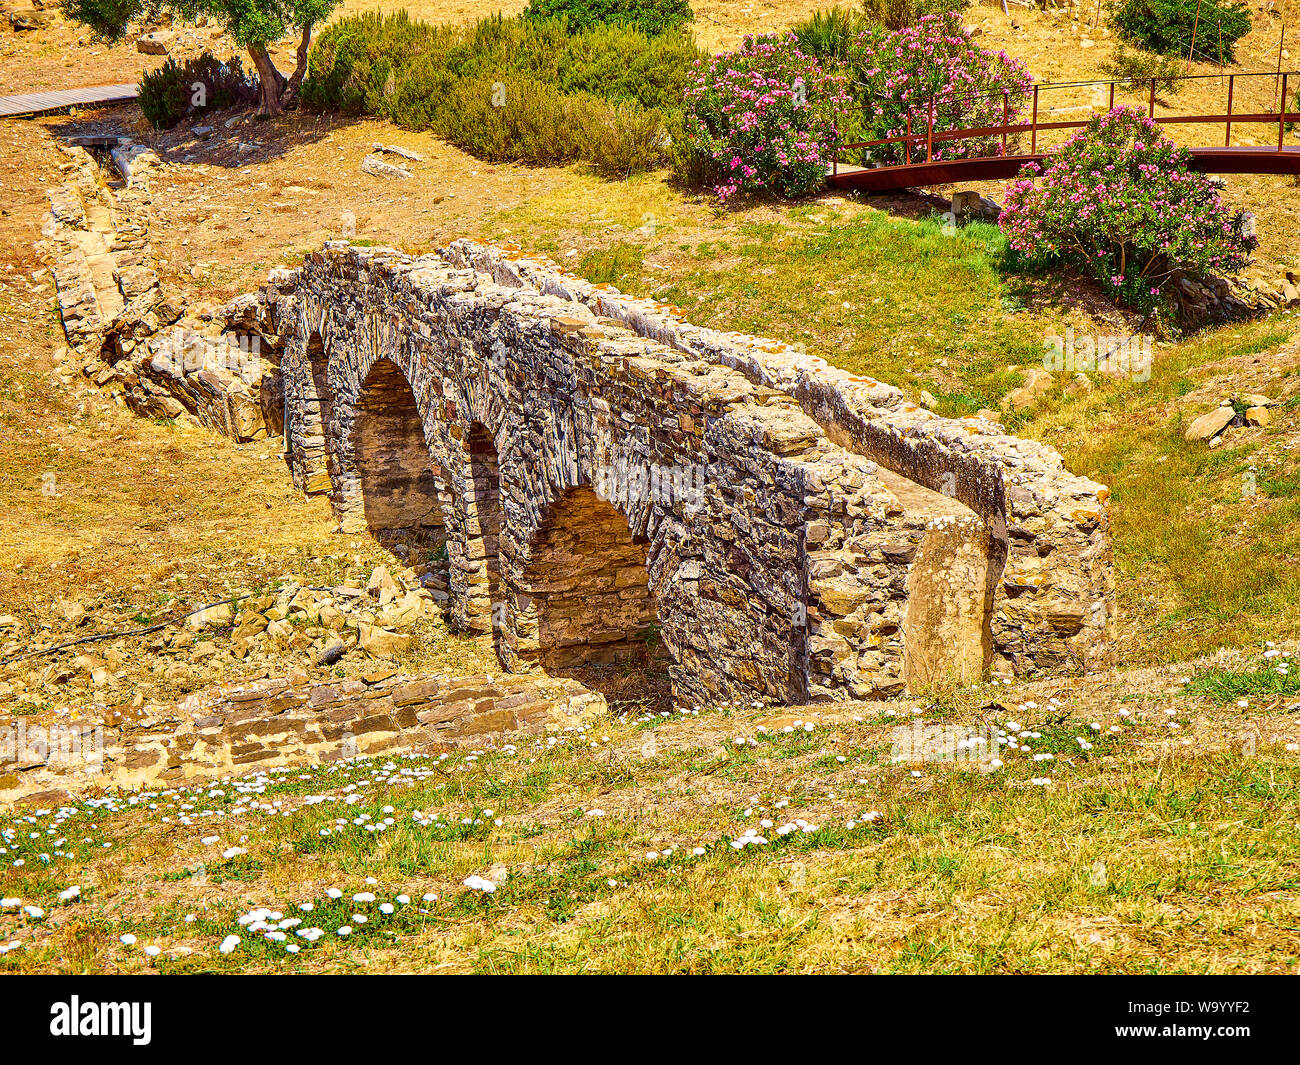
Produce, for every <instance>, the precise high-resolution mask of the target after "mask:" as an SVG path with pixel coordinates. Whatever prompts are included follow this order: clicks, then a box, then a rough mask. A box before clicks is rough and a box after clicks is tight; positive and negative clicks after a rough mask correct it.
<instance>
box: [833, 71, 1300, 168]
mask: <svg viewBox="0 0 1300 1065" xmlns="http://www.w3.org/2000/svg"><path fill="white" fill-rule="evenodd" d="M1210 78H1217V79H1220V80H1221V81H1222V82H1223V83H1224V85H1223V88H1224V93H1225V96H1226V102H1225V105H1224V110H1223V112H1222V113H1221V114H1178V113H1175V112H1173V110H1172V108H1171V107H1169V106H1168V105H1166V104H1164V103H1163V102H1162V101H1160V100H1159V98H1158V89H1160V88H1161V87H1162V86H1163V87H1165V88H1166V89H1169V88H1175V87H1177V86H1179V85H1181V83H1183V82H1195V81H1201V80H1205V79H1210ZM1265 78H1266V79H1269V81H1271V82H1272V85H1271V86H1270V85H1267V84H1265V83H1263V82H1262V81H1259V80H1256V81H1253V82H1252V81H1250V80H1249V79H1265ZM1288 82H1289V87H1288ZM1297 87H1300V74H1298V72H1296V71H1286V72H1278V73H1267V74H1194V75H1190V76H1188V77H1183V78H1176V79H1173V85H1172V86H1171V85H1170V83H1169V82H1168V81H1166V80H1165V79H1158V78H1151V79H1132V78H1119V79H1115V80H1111V81H1069V82H1040V83H1038V84H1035V85H1034V86H1033V90H1032V100H1031V99H1030V98H1029V95H1030V94H1026V97H1025V99H1023V101H1022V100H1020V99H1013V97H1012V95H1011V94H1010V93H1007V92H1003V93H1000V94H987V93H986V94H978V95H976V94H970V95H966V96H961V97H957V98H954V104H950V105H949V107H950V109H951V108H953V107H954V106H956V107H960V109H961V113H963V114H969V113H970V109H971V108H970V105H971V104H976V105H977V106H980V107H981V109H980V110H978V111H977V113H979V114H981V115H983V116H994V119H995V120H996V115H997V112H998V110H999V107H998V102H999V98H1000V102H1001V107H1000V110H1001V121H1000V122H998V123H997V124H993V125H983V126H978V127H969V128H958V129H954V128H951V127H952V119H951V118H950V117H948V116H945V115H944V114H943V111H942V109H941V108H940V109H939V110H938V111H936V104H935V101H934V100H933V99H932V100H931V101H930V103H929V106H928V108H927V109H926V111H925V113H924V114H923V115H917V116H916V120H915V121H914V118H913V113H912V112H909V113H908V115H907V129H906V132H905V133H904V134H902V135H900V136H897V137H887V138H885V139H884V140H876V141H853V142H847V143H846V142H841V143H839V144H837V145H836V151H835V161H834V162H833V164H832V165H831V172H830V174H829V175H828V176H827V180H828V182H829V183H830V185H831V186H832V187H834V188H842V189H858V190H861V191H863V192H888V191H893V190H897V189H908V188H917V187H920V186H923V185H944V184H948V183H950V182H958V181H987V180H994V179H1005V178H1011V177H1015V176H1016V174H1018V173H1019V172H1020V169H1021V167H1023V166H1025V165H1026V164H1028V163H1036V162H1041V161H1042V160H1043V159H1044V158H1046V157H1047V155H1048V154H1049V152H1050V149H1051V145H1050V144H1049V143H1048V142H1049V141H1059V140H1060V139H1061V138H1060V137H1059V136H1056V134H1058V132H1059V131H1063V130H1076V129H1082V128H1084V127H1085V126H1087V124H1088V122H1089V121H1090V120H1091V119H1092V118H1093V116H1094V115H1095V114H1097V113H1100V112H1102V111H1103V110H1105V111H1110V110H1114V108H1115V107H1116V106H1117V94H1118V95H1119V97H1120V98H1121V99H1120V100H1119V101H1118V102H1120V103H1123V102H1124V101H1123V99H1122V97H1124V96H1128V97H1130V98H1132V97H1134V96H1135V95H1136V96H1138V97H1139V98H1142V97H1144V98H1145V99H1142V100H1141V104H1142V105H1144V106H1145V109H1146V112H1147V116H1148V117H1149V118H1151V119H1152V120H1153V121H1155V122H1156V123H1158V124H1160V125H1194V126H1202V127H1204V126H1211V127H1216V126H1217V127H1222V134H1221V137H1220V134H1219V133H1218V132H1217V131H1214V133H1213V137H1212V139H1213V140H1214V141H1215V143H1214V144H1213V145H1204V146H1195V145H1189V146H1188V147H1189V148H1190V150H1191V153H1192V157H1193V159H1194V160H1195V165H1196V166H1197V168H1198V169H1200V170H1203V171H1205V172H1207V173H1214V174H1294V175H1298V176H1300V143H1295V138H1294V137H1292V141H1293V143H1292V144H1287V143H1286V140H1287V135H1288V126H1289V125H1290V124H1291V123H1300V111H1294V110H1291V111H1288V109H1287V108H1288V103H1289V102H1290V103H1291V104H1292V106H1298V105H1296V104H1295V103H1294V102H1291V101H1289V100H1288V95H1287V94H1288V92H1294V91H1295V89H1296V88H1297ZM1243 88H1244V89H1246V90H1247V91H1246V93H1241V92H1240V91H1239V90H1240V89H1243ZM1269 88H1271V89H1272V96H1273V104H1272V108H1273V109H1272V110H1268V111H1260V110H1258V109H1257V108H1258V104H1255V105H1254V108H1255V109H1252V106H1251V105H1250V104H1249V103H1248V104H1247V106H1246V107H1245V108H1244V109H1243V110H1240V111H1235V112H1234V110H1233V106H1234V102H1239V101H1240V100H1241V98H1242V96H1243V95H1245V96H1246V97H1247V99H1248V100H1249V99H1251V98H1254V99H1256V100H1257V99H1258V98H1259V97H1260V96H1261V95H1262V94H1264V93H1267V91H1268V89H1269ZM1261 90H1262V92H1261ZM1279 90H1280V91H1279ZM1082 92H1086V93H1088V94H1089V95H1090V96H1091V98H1092V99H1091V102H1090V103H1084V104H1074V105H1069V104H1067V105H1062V106H1057V107H1050V108H1049V107H1048V106H1046V105H1047V104H1048V103H1049V101H1050V100H1051V99H1052V98H1053V97H1055V98H1057V99H1059V94H1062V93H1068V95H1070V96H1073V97H1075V98H1077V97H1078V96H1079V95H1080V93H1082ZM1172 94H1173V93H1172V92H1171V93H1170V95H1172ZM980 101H982V105H980ZM1130 106H1132V105H1130ZM1025 109H1028V112H1029V113H1028V116H1027V117H1028V121H1026V120H1025V115H1024V110H1025ZM1080 111H1088V112H1090V114H1088V115H1087V117H1084V118H1081V119H1079V118H1076V119H1064V118H1061V117H1058V116H1061V115H1063V114H1069V113H1074V114H1077V113H1078V112H1080ZM1252 125H1263V126H1264V127H1265V136H1266V138H1267V141H1266V142H1265V143H1262V144H1258V145H1256V144H1233V143H1232V134H1233V129H1234V128H1237V129H1240V127H1242V126H1252ZM1197 132H1198V133H1203V132H1204V131H1203V130H1201V131H1197ZM1206 139H1211V138H1206ZM1220 139H1221V140H1222V143H1221V144H1220V143H1218V141H1219V140H1220ZM972 141H974V142H979V143H977V144H974V145H972V144H969V143H963V142H972ZM1026 141H1028V143H1027V144H1026V143H1025V142H1026ZM959 146H960V147H959ZM972 149H973V152H972ZM1026 149H1027V150H1026ZM855 152H856V153H860V154H859V156H858V158H859V159H860V160H864V161H865V162H866V163H867V165H862V163H861V162H859V163H858V164H854V163H853V162H851V161H850V160H849V159H847V158H845V157H846V156H848V155H851V154H852V153H855ZM873 156H877V157H878V158H874V159H873V158H872V157H873ZM958 156H962V157H958ZM900 157H901V158H900ZM873 164H874V165H873Z"/></svg>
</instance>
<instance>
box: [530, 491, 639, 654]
mask: <svg viewBox="0 0 1300 1065" xmlns="http://www.w3.org/2000/svg"><path fill="white" fill-rule="evenodd" d="M529 546H530V550H529V552H528V557H527V561H526V563H525V565H524V566H523V569H522V574H521V575H520V576H519V578H518V580H517V582H516V583H517V587H516V588H515V589H514V599H513V602H514V606H515V611H514V634H515V636H516V643H515V646H514V651H515V653H516V656H517V659H518V664H520V665H523V664H533V663H535V664H537V665H540V666H541V667H542V668H543V669H544V670H546V671H547V672H549V673H566V672H571V671H573V670H581V669H583V668H585V667H591V666H607V665H622V664H628V665H632V664H644V663H645V662H646V661H647V660H648V658H649V657H650V656H651V654H652V647H653V645H654V644H655V643H656V637H657V630H658V618H657V604H656V602H655V597H654V594H653V593H652V591H651V588H650V578H649V574H648V571H647V568H646V565H647V554H648V548H649V541H648V540H647V539H646V538H645V537H643V536H636V535H634V534H633V533H632V531H631V530H630V529H629V527H628V523H627V520H626V519H625V518H624V516H623V515H622V514H621V513H620V512H619V511H618V510H616V509H615V508H614V506H613V505H612V504H610V503H608V502H606V501H605V500H603V499H601V498H600V497H599V496H598V495H597V494H596V493H595V492H594V491H593V490H592V489H591V488H590V487H588V486H585V485H583V486H578V487H574V488H569V489H568V490H566V491H565V492H564V493H563V494H562V495H561V496H560V498H559V499H557V500H556V501H555V502H553V503H552V504H551V506H550V507H549V509H548V510H547V512H546V514H545V516H544V517H543V520H542V522H541V524H540V525H539V527H538V528H537V530H536V532H535V533H534V535H533V537H532V539H531V543H530V545H529Z"/></svg>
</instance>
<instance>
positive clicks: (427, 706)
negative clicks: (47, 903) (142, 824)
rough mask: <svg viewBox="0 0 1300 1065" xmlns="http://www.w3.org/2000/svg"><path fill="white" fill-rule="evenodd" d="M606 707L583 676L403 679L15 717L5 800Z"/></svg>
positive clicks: (436, 737) (391, 746) (450, 741)
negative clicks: (88, 716) (98, 717)
mask: <svg viewBox="0 0 1300 1065" xmlns="http://www.w3.org/2000/svg"><path fill="white" fill-rule="evenodd" d="M605 710H606V705H605V700H604V697H603V696H601V695H600V694H598V693H596V692H589V691H587V689H585V688H584V687H583V686H582V685H581V684H578V683H577V682H576V681H573V680H562V679H551V678H548V677H529V676H505V677H486V676H471V677H450V678H448V677H416V678H409V677H403V676H397V677H392V678H390V679H386V680H383V681H381V682H379V683H377V684H367V683H365V682H364V681H361V680H346V681H339V682H337V683H332V684H330V683H326V684H319V683H316V684H313V683H301V684H291V683H290V682H289V681H288V680H284V679H279V680H262V681H256V682H253V683H251V684H246V685H235V686H231V687H224V688H210V689H206V690H204V691H200V692H195V693H194V694H193V695H190V696H188V697H187V698H186V699H184V700H182V701H181V702H180V703H176V704H174V705H169V706H148V705H147V706H145V707H144V708H143V710H141V711H139V712H138V713H137V714H134V715H132V714H131V712H129V711H128V712H127V714H125V715H119V716H117V717H115V718H110V719H109V720H107V721H106V722H99V721H96V722H84V723H81V724H77V723H64V722H61V723H59V724H57V725H47V724H42V723H39V722H38V721H37V720H35V719H29V718H11V719H9V720H8V721H6V722H4V723H0V802H13V801H15V800H17V799H27V800H30V801H33V802H39V801H58V800H59V798H60V797H61V796H65V795H71V794H76V793H78V792H84V791H90V790H98V789H103V788H110V787H121V788H142V787H156V786H174V785H178V784H184V783H189V782H191V781H196V780H212V779H215V778H218V777H221V776H229V775H230V774H232V773H245V772H252V771H254V770H258V769H266V768H269V767H271V766H278V765H309V764H313V763H317V762H326V761H333V760H335V759H339V758H355V757H357V756H358V755H373V754H380V753H382V752H384V751H390V750H402V751H415V752H435V751H439V750H445V749H447V748H449V747H451V746H456V745H461V744H482V743H485V742H487V741H489V740H491V739H493V738H496V737H500V736H502V735H505V734H507V733H521V732H522V733H529V732H538V731H541V730H543V729H546V728H555V729H562V728H570V727H573V726H574V725H576V724H581V723H584V722H587V721H590V720H593V719H594V718H596V717H598V716H599V715H600V714H602V713H604V712H605Z"/></svg>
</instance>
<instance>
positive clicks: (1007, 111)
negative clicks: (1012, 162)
mask: <svg viewBox="0 0 1300 1065" xmlns="http://www.w3.org/2000/svg"><path fill="white" fill-rule="evenodd" d="M1009 125H1011V97H1010V96H1009V95H1008V93H1007V91H1006V90H1005V89H1003V90H1002V157H1003V158H1004V159H1005V158H1006V154H1007V127H1008V126H1009Z"/></svg>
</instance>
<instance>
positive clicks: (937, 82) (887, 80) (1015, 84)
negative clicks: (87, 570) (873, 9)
mask: <svg viewBox="0 0 1300 1065" xmlns="http://www.w3.org/2000/svg"><path fill="white" fill-rule="evenodd" d="M853 54H854V81H855V83H856V85H857V87H858V95H859V96H860V98H861V99H862V101H863V108H864V114H863V116H862V119H861V122H862V128H861V130H860V133H861V136H860V137H859V136H856V135H855V137H854V139H855V140H856V139H860V140H864V141H877V140H885V139H887V138H890V137H901V136H903V135H904V134H906V133H907V131H908V118H909V117H910V118H911V130H912V133H913V134H919V143H918V144H916V145H914V146H913V147H912V159H913V161H915V159H916V156H917V153H918V152H919V153H920V154H921V157H924V153H925V134H926V130H927V127H928V124H929V121H930V116H931V114H933V116H934V129H935V131H936V132H943V131H945V130H956V129H983V128H986V127H989V126H1001V125H1004V124H1012V123H1015V122H1016V121H1017V120H1018V119H1019V118H1020V116H1021V114H1022V113H1023V112H1024V108H1025V103H1026V101H1027V100H1028V96H1029V91H1030V88H1031V85H1032V82H1031V79H1030V77H1029V74H1028V72H1027V71H1026V69H1025V67H1024V65H1023V64H1022V63H1021V62H1020V61H1019V60H1016V59H1013V58H1011V57H1010V56H1009V55H1007V54H1006V52H1002V51H997V52H990V51H987V50H985V49H983V48H980V47H979V46H978V45H976V44H975V42H974V41H973V40H972V38H971V36H970V32H969V31H968V30H967V29H966V28H965V26H963V25H962V21H961V18H960V16H959V15H958V14H957V13H956V12H947V13H945V14H942V15H927V16H925V17H924V18H920V19H918V20H917V21H916V22H915V23H914V24H913V25H911V26H907V27H904V28H903V29H901V30H896V31H894V32H893V33H882V32H880V31H879V30H868V31H866V32H865V33H863V34H862V35H861V36H859V37H858V39H857V41H856V42H855V45H854V52H853ZM1004 119H1006V120H1007V121H1006V122H1005V123H1004ZM857 132H859V131H855V133H857ZM1000 145H1001V138H999V137H990V138H981V139H972V140H960V141H957V140H954V141H943V140H940V141H938V142H937V143H935V145H934V156H935V158H938V159H961V158H967V157H971V156H981V155H996V154H997V153H998V149H999V147H1000ZM873 156H874V158H875V159H876V161H877V162H880V163H901V162H903V161H904V158H903V148H902V146H901V145H899V146H895V145H891V146H889V147H887V148H878V149H875V150H874V152H873Z"/></svg>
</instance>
